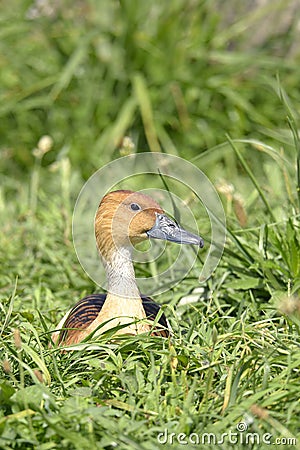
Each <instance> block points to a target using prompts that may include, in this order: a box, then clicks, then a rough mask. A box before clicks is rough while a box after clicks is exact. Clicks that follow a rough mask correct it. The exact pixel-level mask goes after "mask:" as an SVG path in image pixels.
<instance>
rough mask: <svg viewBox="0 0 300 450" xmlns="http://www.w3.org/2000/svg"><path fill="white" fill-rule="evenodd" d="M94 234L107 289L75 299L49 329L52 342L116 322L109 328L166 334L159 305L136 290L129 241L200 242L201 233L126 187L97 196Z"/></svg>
mask: <svg viewBox="0 0 300 450" xmlns="http://www.w3.org/2000/svg"><path fill="white" fill-rule="evenodd" d="M95 237H96V242H97V247H98V250H99V253H100V255H101V258H102V261H103V264H104V267H105V271H106V277H107V286H108V287H107V294H93V295H90V296H87V297H85V298H83V299H81V300H80V301H79V302H78V303H76V305H75V306H74V307H73V308H72V309H71V310H70V311H69V312H68V313H67V314H66V315H65V316H64V317H63V319H62V320H61V321H60V323H59V324H58V327H57V330H56V331H55V332H54V333H53V334H52V340H53V342H54V343H57V344H59V345H71V344H76V343H78V342H81V341H82V340H83V339H85V338H86V337H87V336H89V335H90V334H92V333H94V334H100V333H103V332H105V331H107V330H108V329H111V328H114V327H118V326H120V327H119V328H118V329H117V330H116V332H115V334H132V335H136V334H140V333H145V332H151V334H153V335H161V336H164V337H167V336H168V335H169V330H168V324H167V320H166V317H165V315H164V314H163V313H161V312H160V306H159V305H158V304H156V303H155V302H154V301H153V300H152V299H151V298H149V297H147V296H144V295H141V294H140V292H139V289H138V286H137V283H136V280H135V273H134V267H133V263H132V251H133V248H134V245H135V244H136V243H138V242H141V241H143V240H146V239H148V238H154V239H164V240H170V241H173V242H177V243H181V244H184V243H186V244H195V245H198V246H200V247H203V240H202V238H200V237H199V236H197V235H194V234H193V233H190V232H188V231H186V230H183V229H182V228H180V227H179V225H178V224H176V223H175V222H174V221H173V220H171V219H170V218H169V217H168V216H166V215H165V214H164V211H163V210H162V208H161V207H160V206H159V204H158V203H157V202H156V201H155V200H153V199H152V198H151V197H149V196H148V195H145V194H142V193H140V192H133V191H127V190H121V191H114V192H110V193H108V194H107V195H106V196H105V197H103V199H102V201H101V202H100V205H99V208H98V210H97V213H96V217H95ZM158 314H159V316H158V320H156V321H155V319H156V317H157V315H158ZM154 321H155V325H154V326H153V322H154Z"/></svg>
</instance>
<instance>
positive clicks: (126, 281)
mask: <svg viewBox="0 0 300 450" xmlns="http://www.w3.org/2000/svg"><path fill="white" fill-rule="evenodd" d="M103 262H104V267H105V270H106V277H107V283H108V285H107V290H108V295H116V296H119V297H122V298H128V299H130V298H133V299H137V298H140V293H139V289H138V287H137V284H136V280H135V273H134V267H133V263H132V253H131V249H130V248H127V247H120V248H118V249H116V250H115V251H114V252H113V253H112V254H111V255H110V257H109V259H108V260H104V261H103Z"/></svg>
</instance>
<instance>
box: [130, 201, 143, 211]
mask: <svg viewBox="0 0 300 450" xmlns="http://www.w3.org/2000/svg"><path fill="white" fill-rule="evenodd" d="M130 208H131V209H132V211H139V210H140V209H141V207H140V205H138V204H137V203H131V205H130Z"/></svg>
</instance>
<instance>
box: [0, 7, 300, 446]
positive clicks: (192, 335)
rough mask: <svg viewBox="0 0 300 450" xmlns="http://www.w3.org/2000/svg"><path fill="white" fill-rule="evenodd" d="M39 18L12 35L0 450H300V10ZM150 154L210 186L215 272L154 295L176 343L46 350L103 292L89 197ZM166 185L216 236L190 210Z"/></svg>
mask: <svg viewBox="0 0 300 450" xmlns="http://www.w3.org/2000/svg"><path fill="white" fill-rule="evenodd" d="M45 4H47V2H45ZM37 5H38V3H37V4H36V8H37V10H33V9H32V8H33V6H32V4H31V3H30V2H22V5H19V2H14V1H12V2H10V5H9V8H8V6H3V8H2V13H1V19H0V20H1V32H0V33H1V44H0V45H1V53H2V56H1V58H0V65H1V71H0V79H1V86H2V88H1V89H2V90H1V92H0V98H1V102H0V104H1V106H0V116H1V120H0V129H1V135H2V136H3V142H1V160H2V168H1V190H0V210H1V214H0V218H1V219H0V220H1V228H2V232H1V234H0V248H1V249H2V251H1V252H0V274H1V276H0V318H1V319H0V349H1V351H0V355H1V363H2V370H1V372H0V447H1V448H3V449H35V448H36V449H39V450H47V449H52V448H53V449H56V448H57V449H80V450H82V449H91V448H93V449H94V448H95V449H102V448H105V449H112V448H115V447H117V448H120V449H147V450H148V449H150V450H151V449H157V448H160V447H161V448H170V449H171V448H172V449H174V448H182V446H185V447H186V448H207V447H209V446H210V447H211V448H220V449H221V448H222V449H225V450H226V449H230V448H233V447H234V448H241V449H242V448H252V449H258V448H269V446H270V445H272V447H275V448H291V449H294V448H300V441H299V411H300V405H299V397H300V395H299V394H300V377H299V367H300V353H299V327H300V298H299V289H300V242H299V214H300V204H299V179H300V169H299V167H300V163H299V161H300V156H299V148H300V140H299V131H298V130H299V115H298V112H297V108H296V105H297V104H298V102H299V92H298V87H299V77H300V75H299V69H298V68H299V56H300V55H299V51H298V49H297V48H296V47H295V42H297V39H298V34H299V32H298V31H297V27H296V23H297V20H296V19H297V14H294V16H293V14H292V15H291V18H290V19H289V20H290V22H289V26H288V27H285V26H284V24H282V23H281V22H280V23H279V25H278V28H277V29H276V32H274V31H272V30H271V29H270V19H268V17H274V14H275V16H276V14H279V16H281V17H285V14H287V12H288V11H293V9H292V8H293V2H292V1H290V2H286V0H285V1H275V2H272V4H270V3H266V5H265V6H263V7H257V8H256V9H252V8H249V9H247V10H243V9H242V11H241V10H240V8H242V7H241V3H239V2H234V1H233V2H232V5H234V6H235V7H236V8H233V10H234V9H235V10H236V14H235V15H234V17H232V13H231V10H230V11H229V10H228V9H226V8H227V7H226V6H225V5H223V2H221V3H220V2H218V1H217V0H214V1H212V2H205V1H204V2H200V1H196V2H192V1H191V2H188V3H186V2H182V1H179V0H178V1H176V2H166V3H162V2H161V3H159V2H156V1H154V2H152V3H151V5H147V4H146V3H144V2H135V1H132V2H131V1H122V2H103V4H102V5H101V8H100V7H99V6H98V4H97V2H93V1H90V2H68V1H66V2H63V4H59V3H55V2H54V3H53V5H54V6H53V8H54V9H53V10H51V11H52V12H51V11H50V10H47V9H46V10H43V9H42V10H39V8H41V7H40V6H37ZM222 8H223V9H222ZM47 11H48V12H47ZM28 17H29V18H28ZM297 33H298V34H297ZM43 135H50V136H51V138H52V139H53V145H52V147H51V144H49V147H47V146H46V147H43V145H45V141H44V144H43V142H41V141H40V138H41V136H43ZM124 136H129V137H130V139H129V140H128V139H127V140H126V139H124ZM50 147H51V148H50ZM33 149H35V150H34V151H33ZM149 150H150V151H152V152H157V151H158V152H159V151H163V152H166V153H170V154H173V155H177V156H181V157H185V158H187V159H189V160H190V161H192V162H193V164H195V165H196V166H197V167H199V168H200V169H201V170H203V171H204V172H205V173H206V174H207V176H209V178H210V179H211V180H212V181H213V183H214V184H215V186H216V188H217V190H218V192H219V195H220V197H221V200H222V202H223V205H224V209H225V212H226V220H227V242H226V246H225V249H224V253H223V257H222V259H221V261H220V264H219V266H218V267H217V269H216V270H215V272H214V273H213V275H212V276H211V277H210V279H209V280H207V281H206V283H204V284H203V285H202V286H201V292H200V290H199V283H198V274H199V273H200V271H201V268H202V262H201V259H202V258H201V259H200V258H199V259H197V260H196V262H195V264H194V267H193V270H192V272H191V273H190V274H189V275H188V276H187V277H186V278H185V279H184V280H183V281H182V282H181V283H180V284H179V285H177V286H175V287H173V288H171V289H169V290H166V292H164V293H163V294H161V295H160V296H159V298H158V300H159V302H160V303H161V304H162V305H163V308H164V311H165V313H166V314H167V316H168V318H169V320H170V324H171V326H172V329H173V335H172V337H171V339H159V338H155V337H150V336H146V335H145V336H144V335H143V336H139V337H138V338H137V337H125V338H124V337H119V338H118V339H114V340H112V339H111V336H110V334H109V333H107V334H106V335H103V336H101V337H98V338H97V339H91V340H88V341H87V342H84V343H82V344H79V345H78V346H77V347H76V350H74V351H71V352H65V353H61V352H60V351H58V350H57V349H56V348H50V347H49V341H50V334H51V331H52V330H53V329H54V328H55V326H56V325H57V323H58V322H59V320H60V319H61V317H62V316H63V314H64V313H65V312H66V310H67V309H68V308H69V307H70V306H71V305H73V304H74V303H75V302H76V301H77V300H78V299H79V298H81V297H83V296H84V295H86V294H89V293H92V292H97V289H98V288H97V286H95V284H94V283H93V282H92V281H91V280H90V279H89V278H88V276H87V275H86V274H85V273H84V271H83V270H82V268H81V266H80V264H79V263H78V261H77V258H76V254H75V251H74V248H73V243H72V232H71V228H72V212H73V208H74V204H75V201H76V198H77V195H78V193H79V191H80V189H81V187H82V186H83V184H84V182H85V180H86V179H87V178H88V177H89V176H90V175H92V173H93V172H94V171H95V170H96V169H98V168H99V167H100V166H102V165H104V164H106V163H107V162H109V161H112V160H114V159H116V158H118V157H119V156H121V155H125V154H128V153H130V152H136V151H139V152H142V151H149ZM157 180H158V181H157V183H160V187H161V188H167V189H169V188H170V190H171V191H173V192H175V193H181V195H182V198H183V200H185V201H186V202H187V203H188V204H189V206H190V207H191V209H192V211H193V212H194V214H195V217H196V219H197V221H198V224H199V226H200V228H201V227H202V226H204V229H205V230H206V228H205V227H207V225H206V224H205V223H204V224H203V218H202V217H201V215H199V211H197V210H196V206H197V202H196V199H195V198H194V197H193V196H190V193H189V192H187V191H186V190H184V189H183V188H181V187H180V186H177V185H176V183H173V184H172V180H167V182H168V185H167V186H164V182H163V181H164V180H163V179H161V177H160V174H158V175H157ZM131 181H132V183H133V185H136V187H137V188H138V184H139V183H142V184H143V187H144V184H147V183H149V179H148V178H147V177H146V176H145V177H144V179H143V178H137V179H136V180H129V181H128V182H131ZM176 214H178V211H176V209H175V210H174V215H175V216H176ZM172 257H173V256H172V250H170V252H169V250H168V249H167V252H166V253H165V256H164V258H165V259H163V261H162V263H163V264H165V265H168V263H169V260H168V258H170V260H172ZM145 267H146V269H145ZM156 270H157V267H155V265H153V264H152V265H151V264H150V263H149V264H148V265H147V264H146V265H145V264H143V265H138V264H137V272H138V273H140V272H142V271H146V273H148V274H154V273H155V271H156ZM170 277H172V274H171V275H170ZM163 281H164V283H165V284H166V285H167V284H168V283H169V282H170V281H171V278H170V279H165V280H163ZM184 299H185V301H184ZM186 300H188V302H187V301H186ZM243 427H247V431H243ZM172 433H175V434H172ZM180 433H184V435H183V434H180ZM205 433H208V434H205ZM209 433H213V434H211V435H209ZM224 433H227V435H226V436H225V435H224ZM230 433H231V434H230ZM234 433H236V434H234ZM247 433H248V434H247ZM249 433H252V438H253V439H254V441H253V442H248V441H246V439H247V436H248V439H249V436H250V435H249ZM222 436H223V438H222ZM250 437H251V436H250ZM197 439H199V442H198V443H197ZM201 439H204V441H201ZM209 439H211V441H208V440H209ZM214 439H216V441H214ZM222 439H223V442H222ZM258 439H259V442H258ZM263 439H264V441H263ZM165 441H166V442H165ZM184 442H187V443H186V444H185V443H184ZM209 442H210V443H209Z"/></svg>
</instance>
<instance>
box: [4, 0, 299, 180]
mask: <svg viewBox="0 0 300 450" xmlns="http://www.w3.org/2000/svg"><path fill="white" fill-rule="evenodd" d="M1 9H2V10H1V18H0V20H1V32H0V36H1V40H0V85H1V92H0V133H1V141H0V145H1V147H0V150H1V159H2V164H3V163H4V170H5V171H7V170H13V171H15V170H17V169H20V170H22V171H25V172H27V171H28V170H30V168H31V166H32V164H33V163H34V158H33V157H32V155H31V150H32V149H33V148H34V147H35V146H36V143H37V141H38V139H39V138H40V137H41V136H42V135H45V134H47V135H50V136H51V137H52V138H53V140H54V145H55V147H54V149H55V151H54V152H51V153H50V154H49V155H47V156H46V158H45V159H44V163H45V164H47V163H50V162H53V161H54V160H55V159H59V158H60V155H61V152H63V153H64V154H65V153H67V152H69V155H70V158H71V162H72V164H74V165H75V166H77V167H81V169H82V172H83V174H84V176H85V177H87V176H88V175H90V173H91V172H92V171H93V170H94V169H95V168H98V167H99V166H100V165H102V164H103V163H105V162H107V161H109V160H111V159H113V158H115V157H117V156H119V147H120V144H121V142H122V139H123V137H124V135H129V136H131V138H132V139H133V141H134V143H135V144H136V146H137V148H138V151H145V150H149V149H150V150H151V151H157V150H158V151H160V150H161V151H165V152H169V153H174V154H178V155H180V156H185V157H187V158H191V157H194V156H196V155H198V154H199V153H201V152H202V151H203V150H205V149H206V148H208V147H212V146H214V145H217V144H219V143H221V142H223V141H224V140H225V134H226V133H228V134H229V135H231V137H233V138H240V137H243V138H247V137H248V136H251V137H252V138H258V137H261V134H262V133H264V134H265V135H269V134H271V133H272V132H274V131H271V130H276V131H277V132H278V133H279V134H280V136H281V137H282V138H283V137H285V140H286V135H285V133H284V131H282V133H281V130H282V129H285V128H286V123H285V113H284V110H283V107H282V104H281V102H280V99H279V98H278V96H277V95H275V92H276V90H277V83H276V74H279V77H280V78H281V79H282V80H284V85H285V86H288V90H289V95H290V96H291V98H292V99H293V100H295V102H299V89H298V87H299V82H300V69H299V67H300V64H299V62H300V61H299V59H300V49H299V45H298V44H297V42H299V31H297V23H298V21H299V9H297V8H295V1H293V0H289V1H287V0H284V1H282V0H281V1H278V0H276V1H273V2H267V3H266V2H259V1H257V2H243V6H241V2H239V1H236V0H232V1H231V2H227V3H224V2H222V1H219V0H210V1H205V0H188V1H186V0H185V1H183V0H176V1H172V2H158V1H153V2H140V1H138V0H130V1H128V0H120V1H111V0H101V2H99V1H96V0H89V1H88V0H86V1H80V0H76V1H71V0H65V1H63V2H60V1H57V0H56V1H47V0H39V1H38V0H36V1H35V2H33V1H23V2H19V1H17V0H12V1H10V2H9V3H6V2H4V3H2V5H1ZM275 20H276V21H277V24H278V25H277V26H276V28H275V30H274V27H273V26H271V25H272V24H273V21H275ZM297 33H298V34H297ZM288 140H289V138H288ZM256 158H257V154H256ZM226 162H228V161H226V157H225V163H226ZM19 173H20V172H19Z"/></svg>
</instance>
